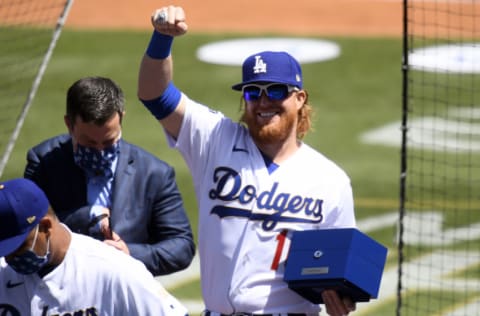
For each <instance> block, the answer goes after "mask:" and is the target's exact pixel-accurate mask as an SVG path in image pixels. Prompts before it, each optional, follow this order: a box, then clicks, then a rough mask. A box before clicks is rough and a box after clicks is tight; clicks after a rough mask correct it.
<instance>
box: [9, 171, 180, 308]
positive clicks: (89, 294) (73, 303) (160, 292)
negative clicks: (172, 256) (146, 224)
mask: <svg viewBox="0 0 480 316" xmlns="http://www.w3.org/2000/svg"><path fill="white" fill-rule="evenodd" d="M2 257H4V258H2ZM186 313H187V311H186V309H185V307H183V306H182V305H181V304H180V303H179V302H178V301H177V300H176V299H175V298H174V297H173V296H171V295H170V294H169V293H168V292H167V291H166V290H165V289H164V288H163V287H162V286H161V285H160V283H159V282H158V281H156V280H155V279H154V277H153V276H152V274H151V273H150V272H148V270H147V269H146V268H145V266H144V265H143V264H142V263H141V262H140V261H138V260H136V259H133V258H132V257H130V256H128V255H126V254H125V253H123V252H121V251H119V250H117V249H115V248H113V247H110V246H108V245H106V244H104V243H102V242H100V241H98V240H95V239H93V238H92V237H88V236H85V235H80V234H76V233H72V232H71V231H70V230H69V229H68V228H67V226H65V225H64V224H61V223H60V222H59V221H58V218H57V217H56V215H55V213H54V212H53V210H52V209H51V208H50V207H49V202H48V200H47V198H46V196H45V194H44V193H43V191H42V190H41V189H40V188H39V187H38V186H37V185H36V184H35V183H34V182H32V181H30V180H27V179H23V178H19V179H13V180H9V181H5V182H2V183H0V315H10V316H20V315H41V316H47V315H51V316H53V315H55V316H56V315H58V316H60V315H63V316H65V315H78V316H80V315H83V316H87V315H88V316H100V315H115V316H117V315H124V316H129V315H165V316H168V315H173V316H185V315H186Z"/></svg>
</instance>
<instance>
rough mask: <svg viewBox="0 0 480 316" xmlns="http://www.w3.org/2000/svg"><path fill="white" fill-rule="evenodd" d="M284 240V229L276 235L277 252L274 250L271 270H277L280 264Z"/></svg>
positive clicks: (285, 232) (285, 235) (285, 236)
mask: <svg viewBox="0 0 480 316" xmlns="http://www.w3.org/2000/svg"><path fill="white" fill-rule="evenodd" d="M285 238H287V230H286V229H284V230H282V231H281V232H280V234H278V235H277V240H278V244H277V250H275V256H274V257H273V261H272V267H271V269H272V270H277V269H278V264H279V263H280V258H282V251H283V245H284V244H285Z"/></svg>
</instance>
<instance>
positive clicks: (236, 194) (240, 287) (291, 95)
mask: <svg viewBox="0 0 480 316" xmlns="http://www.w3.org/2000/svg"><path fill="white" fill-rule="evenodd" d="M151 21H152V25H153V27H154V31H153V35H152V38H151V40H150V43H149V45H148V47H147V49H146V53H145V54H144V56H143V59H142V62H141V65H140V71H139V81H138V97H139V99H140V100H141V101H142V102H143V104H144V105H145V106H146V108H148V110H149V111H150V112H151V113H152V115H153V116H155V118H156V119H157V120H158V121H159V122H160V123H161V125H162V126H163V128H164V130H165V131H166V134H167V138H168V141H169V144H170V145H171V146H173V147H175V148H176V149H178V150H179V151H180V153H181V154H182V156H183V158H184V159H185V161H186V163H187V165H188V167H189V169H190V172H191V174H192V178H193V181H194V186H195V192H196V197H197V201H198V205H199V212H200V215H199V223H198V234H199V235H198V238H199V240H198V241H199V255H200V268H201V270H200V271H201V272H200V273H201V285H202V286H201V287H202V295H203V300H204V302H205V307H206V310H205V312H204V315H206V316H219V315H280V314H281V315H287V314H288V315H318V313H319V311H320V305H318V304H314V303H311V302H310V301H308V300H306V299H304V298H302V297H301V296H300V295H298V294H296V293H294V292H293V291H292V290H290V289H289V288H288V285H287V283H286V282H284V281H283V272H284V263H285V258H286V255H287V252H288V246H289V242H288V240H289V238H290V236H291V233H292V232H293V231H298V230H307V229H325V228H333V227H355V226H356V222H355V215H354V207H353V194H352V188H351V183H350V179H349V177H348V176H347V175H346V173H345V172H344V171H343V170H342V169H341V168H340V167H339V166H338V165H337V164H335V163H334V162H332V161H331V160H330V159H328V158H327V157H325V156H324V155H322V154H321V153H319V152H318V151H317V150H315V149H313V148H312V147H310V146H309V145H307V144H306V143H304V142H303V141H302V138H303V137H304V136H305V134H306V133H307V132H308V131H309V130H310V124H311V118H310V116H311V111H312V107H311V106H310V105H309V103H308V94H307V91H306V90H305V89H304V88H303V79H302V72H301V67H300V65H299V63H298V62H297V60H295V59H294V58H293V57H292V56H291V55H290V54H288V53H286V52H273V51H264V52H259V53H257V54H253V55H251V56H249V57H248V58H246V60H245V61H244V63H243V67H242V72H243V80H242V82H240V83H238V84H236V85H234V86H233V87H232V88H233V89H234V90H238V91H241V92H242V96H243V99H244V112H243V116H242V117H241V122H234V121H232V120H231V119H229V118H227V117H225V116H224V115H223V114H222V113H219V112H217V111H215V110H214V108H209V107H207V106H205V105H202V104H199V103H197V102H195V101H193V100H191V99H190V98H189V97H188V96H186V95H185V94H183V93H182V92H180V90H179V89H178V88H176V87H175V85H174V84H173V81H172V80H173V79H172V74H173V62H172V56H171V46H172V42H173V38H174V37H175V36H179V35H183V34H185V33H186V32H187V29H188V26H187V23H186V19H185V12H184V10H183V8H182V7H178V6H166V7H162V8H159V9H157V10H156V11H155V12H154V13H153V14H152V16H151ZM176 75H181V74H179V73H176ZM210 75H211V74H210ZM321 295H322V299H323V302H324V303H325V306H326V311H327V313H329V314H330V315H335V316H336V315H347V314H349V313H350V312H351V311H353V310H354V309H355V304H354V303H353V302H352V300H351V299H350V298H348V297H344V298H341V297H340V296H339V295H338V294H337V293H336V292H335V291H334V290H325V291H323V292H322V293H321Z"/></svg>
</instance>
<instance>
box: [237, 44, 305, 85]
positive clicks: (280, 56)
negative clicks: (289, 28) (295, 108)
mask: <svg viewBox="0 0 480 316" xmlns="http://www.w3.org/2000/svg"><path fill="white" fill-rule="evenodd" d="M242 76H243V81H242V82H241V83H237V84H236V85H233V86H232V89H233V90H242V87H243V86H244V85H247V84H250V83H262V82H276V83H284V84H288V85H292V86H296V87H298V88H300V89H302V85H303V83H302V69H301V67H300V64H299V63H298V61H297V60H296V59H295V58H293V57H292V56H291V55H290V54H288V53H287V52H273V51H264V52H260V53H257V54H253V55H251V56H249V57H247V59H245V61H244V62H243V66H242Z"/></svg>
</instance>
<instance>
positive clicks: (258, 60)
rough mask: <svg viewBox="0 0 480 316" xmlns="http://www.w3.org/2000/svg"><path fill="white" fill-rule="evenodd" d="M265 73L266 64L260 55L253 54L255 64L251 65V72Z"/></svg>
mask: <svg viewBox="0 0 480 316" xmlns="http://www.w3.org/2000/svg"><path fill="white" fill-rule="evenodd" d="M261 72H263V73H266V72H267V64H266V63H265V62H264V61H263V59H262V56H255V66H253V73H254V74H259V73H261Z"/></svg>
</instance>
